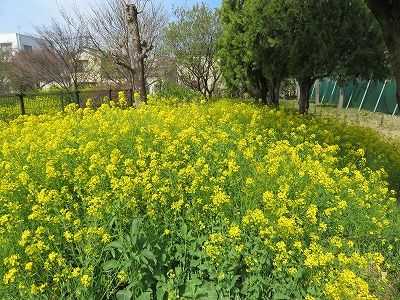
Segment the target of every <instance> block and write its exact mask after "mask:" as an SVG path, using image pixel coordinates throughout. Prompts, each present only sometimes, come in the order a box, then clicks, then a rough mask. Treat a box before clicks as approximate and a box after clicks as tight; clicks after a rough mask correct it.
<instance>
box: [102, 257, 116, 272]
mask: <svg viewBox="0 0 400 300" xmlns="http://www.w3.org/2000/svg"><path fill="white" fill-rule="evenodd" d="M117 267H119V262H118V260H116V259H111V260H109V261H106V262H105V263H103V271H110V270H112V269H115V268H117Z"/></svg>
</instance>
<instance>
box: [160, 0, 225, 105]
mask: <svg viewBox="0 0 400 300" xmlns="http://www.w3.org/2000/svg"><path fill="white" fill-rule="evenodd" d="M174 14H175V17H176V20H175V21H174V22H172V23H171V24H170V25H169V26H168V28H167V30H166V33H165V35H166V38H165V40H166V51H168V53H170V56H172V59H173V60H175V61H176V64H177V66H178V77H179V79H180V81H181V82H183V83H184V84H185V85H186V86H188V87H189V88H191V89H192V90H194V91H198V92H200V93H202V95H203V96H204V97H208V98H211V96H212V94H213V93H214V92H215V91H216V90H217V89H218V84H219V81H220V77H221V75H220V70H219V69H220V68H219V65H218V61H217V59H216V55H215V54H216V43H217V39H218V38H219V36H220V32H221V27H220V20H219V15H218V13H217V11H216V10H211V9H210V8H208V7H207V6H206V5H205V4H204V3H202V4H195V5H194V6H193V7H192V8H190V9H184V8H180V9H177V10H176V11H175V12H174Z"/></svg>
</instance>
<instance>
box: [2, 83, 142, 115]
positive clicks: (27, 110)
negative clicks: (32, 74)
mask: <svg viewBox="0 0 400 300" xmlns="http://www.w3.org/2000/svg"><path fill="white" fill-rule="evenodd" d="M89 99H90V105H91V107H93V108H94V109H96V108H98V107H100V106H101V104H103V103H106V102H110V101H114V102H125V103H124V105H126V106H132V105H133V103H134V99H133V90H132V89H127V90H113V89H109V90H77V91H73V92H64V91H63V92H46V93H19V94H8V95H0V119H3V120H7V119H14V118H16V117H18V116H19V115H26V114H29V115H35V114H43V113H50V112H56V111H64V108H65V107H66V106H67V105H68V104H71V103H75V104H77V105H78V106H79V107H81V108H84V107H86V105H87V103H88V100H89Z"/></svg>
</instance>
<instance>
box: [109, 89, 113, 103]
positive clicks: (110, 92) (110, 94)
mask: <svg viewBox="0 0 400 300" xmlns="http://www.w3.org/2000/svg"><path fill="white" fill-rule="evenodd" d="M111 97H112V89H109V90H108V99H110V101H111Z"/></svg>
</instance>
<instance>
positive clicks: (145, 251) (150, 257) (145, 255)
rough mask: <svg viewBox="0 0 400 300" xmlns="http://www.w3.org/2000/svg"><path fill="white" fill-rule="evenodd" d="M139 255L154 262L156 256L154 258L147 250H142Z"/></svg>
mask: <svg viewBox="0 0 400 300" xmlns="http://www.w3.org/2000/svg"><path fill="white" fill-rule="evenodd" d="M141 254H142V255H143V256H144V257H146V258H148V259H150V260H152V261H154V262H156V256H155V255H154V253H153V252H151V251H150V250H149V249H143V250H142V252H141Z"/></svg>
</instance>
